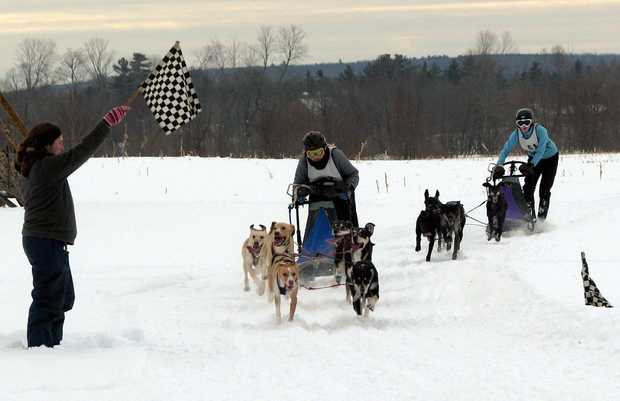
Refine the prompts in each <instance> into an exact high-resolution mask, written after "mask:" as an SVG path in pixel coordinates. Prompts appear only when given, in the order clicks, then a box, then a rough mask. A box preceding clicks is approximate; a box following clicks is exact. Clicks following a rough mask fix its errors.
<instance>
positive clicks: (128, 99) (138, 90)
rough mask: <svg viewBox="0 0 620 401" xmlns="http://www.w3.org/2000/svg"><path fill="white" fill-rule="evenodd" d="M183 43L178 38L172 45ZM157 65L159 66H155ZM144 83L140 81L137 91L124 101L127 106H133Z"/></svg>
mask: <svg viewBox="0 0 620 401" xmlns="http://www.w3.org/2000/svg"><path fill="white" fill-rule="evenodd" d="M180 45H181V42H179V41H178V40H177V41H176V42H174V46H172V47H179V46H180ZM155 67H157V66H155ZM143 83H144V81H142V82H140V84H139V85H138V87H137V88H136V90H135V91H133V93H132V94H131V95H130V96H129V98H127V100H126V101H125V103H123V104H124V105H126V106H131V104H132V103H133V101H134V100H136V98H137V97H138V95H139V94H140V91H141V90H140V88H141V87H142V84H143Z"/></svg>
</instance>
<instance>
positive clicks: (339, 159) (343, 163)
mask: <svg viewBox="0 0 620 401" xmlns="http://www.w3.org/2000/svg"><path fill="white" fill-rule="evenodd" d="M328 150H329V151H328V152H326V156H329V157H331V158H332V160H333V161H334V164H335V165H336V168H337V169H338V172H339V173H340V175H341V176H342V180H343V183H344V185H345V187H346V188H351V189H355V188H357V184H358V182H359V180H360V178H359V172H358V171H357V169H356V168H355V167H354V166H353V164H351V162H350V161H349V159H347V156H346V155H345V154H344V152H343V151H342V150H340V149H338V148H328ZM308 163H309V161H308V158H307V157H306V155H305V154H304V156H302V158H301V159H299V163H298V164H297V170H296V171H295V180H294V181H293V183H294V184H310V179H309V178H308Z"/></svg>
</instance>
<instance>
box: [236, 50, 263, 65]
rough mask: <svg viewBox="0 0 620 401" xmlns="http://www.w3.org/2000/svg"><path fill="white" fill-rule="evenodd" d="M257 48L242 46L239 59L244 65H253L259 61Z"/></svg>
mask: <svg viewBox="0 0 620 401" xmlns="http://www.w3.org/2000/svg"><path fill="white" fill-rule="evenodd" d="M259 59H260V58H259V55H258V50H257V48H256V47H254V46H247V45H246V46H244V47H243V52H242V54H241V61H242V62H243V66H244V67H254V66H256V65H258V63H259Z"/></svg>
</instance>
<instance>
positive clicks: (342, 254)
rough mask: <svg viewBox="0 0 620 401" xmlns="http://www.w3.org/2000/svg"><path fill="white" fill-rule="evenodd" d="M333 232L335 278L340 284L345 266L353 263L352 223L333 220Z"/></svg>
mask: <svg viewBox="0 0 620 401" xmlns="http://www.w3.org/2000/svg"><path fill="white" fill-rule="evenodd" d="M332 230H333V232H334V245H335V247H336V250H335V253H334V264H335V265H336V272H335V278H336V282H337V283H338V284H340V281H341V280H342V276H344V275H346V268H347V266H352V265H353V258H352V254H353V250H354V239H353V236H354V231H355V228H354V227H353V224H352V223H351V222H350V221H348V220H339V221H335V222H334V223H333V224H332Z"/></svg>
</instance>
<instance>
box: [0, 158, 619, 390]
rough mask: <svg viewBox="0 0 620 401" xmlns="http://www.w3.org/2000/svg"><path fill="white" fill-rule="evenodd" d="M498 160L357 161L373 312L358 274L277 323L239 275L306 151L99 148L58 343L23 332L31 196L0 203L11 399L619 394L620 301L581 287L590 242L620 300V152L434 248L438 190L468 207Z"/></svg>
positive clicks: (583, 162)
mask: <svg viewBox="0 0 620 401" xmlns="http://www.w3.org/2000/svg"><path fill="white" fill-rule="evenodd" d="M491 161H492V159H491V158H467V159H453V160H423V161H363V162H357V163H355V164H356V166H357V167H358V168H359V169H360V176H361V180H360V186H359V188H358V192H357V199H358V212H359V216H360V223H366V222H368V221H372V222H374V223H375V224H376V229H375V236H374V237H373V238H374V241H375V243H376V247H375V251H374V260H375V263H376V265H377V267H378V269H379V272H380V284H381V299H380V301H379V304H378V306H377V309H376V311H375V312H374V313H371V316H370V318H368V319H366V320H364V319H360V318H358V317H356V316H355V315H354V312H353V309H352V308H351V306H350V305H348V304H346V303H345V302H344V289H343V287H339V288H332V289H323V290H318V291H307V290H303V291H302V292H301V293H300V300H299V306H298V309H297V314H296V319H295V321H294V322H283V323H281V324H277V323H276V322H275V319H274V307H273V305H270V304H268V303H267V302H266V300H265V299H264V298H262V297H258V296H257V295H256V293H255V291H251V292H244V291H243V290H242V270H241V256H240V248H241V243H242V241H243V240H244V238H245V237H246V236H247V233H248V226H249V225H250V224H252V223H254V224H259V223H262V224H265V225H269V224H270V223H271V221H274V220H278V221H287V220H288V211H287V203H288V198H287V196H286V194H285V191H286V187H287V184H288V183H289V182H290V180H291V179H292V176H293V173H294V168H295V165H296V161H294V160H235V159H199V158H177V159H159V158H142V159H137V158H136V159H92V160H90V161H89V162H88V163H87V164H86V165H85V166H84V167H83V168H81V169H80V170H79V171H78V172H77V173H76V174H75V175H74V176H73V177H72V178H71V185H72V190H73V195H74V199H75V200H76V213H77V220H78V238H77V241H76V246H75V247H72V248H71V249H70V252H71V264H72V271H73V275H74V280H75V285H76V297H77V299H76V304H75V308H74V310H73V311H71V312H70V313H69V314H68V317H67V322H66V324H65V339H64V341H63V343H62V345H61V346H59V347H56V348H54V349H45V348H38V349H24V347H23V344H24V342H25V327H26V318H27V311H28V306H29V304H30V289H31V274H30V269H29V265H28V264H27V260H26V258H25V256H24V253H23V250H22V247H21V235H20V230H21V222H22V218H23V215H22V213H23V212H22V210H20V209H7V208H4V209H0V227H1V229H0V255H1V257H2V262H1V264H0V266H1V268H2V269H1V273H2V274H0V310H1V313H0V400H3V401H5V400H6V401H8V400H11V401H12V400H64V401H68V400H175V401H176V400H218V401H219V400H236V401H239V400H274V399H277V400H321V401H328V400H359V399H365V400H446V401H448V400H449V401H454V400H472V401H484V400H489V401H491V400H492V401H497V400H502V401H506V400H558V401H569V400H575V401H581V400H586V399H592V400H602V401H605V400H610V401H611V400H618V399H620V315H619V313H618V309H617V308H614V309H606V308H593V307H586V306H584V302H583V287H582V283H581V276H580V270H581V261H580V256H579V253H580V251H582V250H583V251H585V252H586V255H587V257H588V262H589V264H590V273H591V275H592V278H593V279H594V280H595V281H596V283H597V284H598V287H599V289H600V290H601V292H602V294H603V295H604V296H605V297H606V298H607V299H608V300H609V301H610V302H611V303H612V304H618V305H620V261H619V257H618V248H617V247H618V246H619V245H618V244H619V242H618V233H619V231H618V227H619V226H620V155H575V156H562V157H561V160H560V167H559V171H558V176H557V179H556V184H555V187H554V189H553V196H552V202H551V209H550V214H549V219H548V222H547V223H546V224H545V226H544V227H540V228H539V229H538V231H537V232H536V233H535V234H532V235H527V234H525V233H523V232H511V233H507V234H506V235H505V237H504V238H503V239H502V241H501V242H499V243H496V242H495V241H492V242H487V241H486V237H485V234H484V229H483V228H481V227H479V226H476V225H468V226H467V227H466V230H465V238H464V241H463V244H462V254H461V256H460V257H459V259H458V260H457V261H452V260H450V257H449V254H448V253H445V252H444V253H441V254H437V253H435V254H434V255H433V260H432V262H431V263H427V262H425V261H424V256H425V249H426V242H423V251H422V252H419V253H415V252H414V251H413V245H414V228H415V226H414V222H415V218H416V217H417V214H418V213H419V211H420V209H421V208H422V206H423V191H424V189H426V188H429V190H430V191H431V192H434V190H435V189H439V190H440V192H441V199H443V200H444V201H448V200H456V199H459V200H461V201H462V202H463V203H464V205H465V208H466V210H469V209H471V208H473V207H474V206H476V205H478V204H479V203H481V202H482V201H483V200H484V199H485V192H484V190H483V188H482V186H481V184H482V182H483V180H484V177H485V176H486V167H487V165H488V163H489V162H491ZM601 172H602V175H601ZM386 177H387V182H388V185H389V188H388V189H389V191H386V188H385V181H386ZM471 214H472V215H473V216H474V217H476V218H478V219H481V220H485V211H484V207H481V208H479V209H477V210H475V211H473V212H472V213H471ZM469 222H472V223H475V222H473V221H468V223H469Z"/></svg>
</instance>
